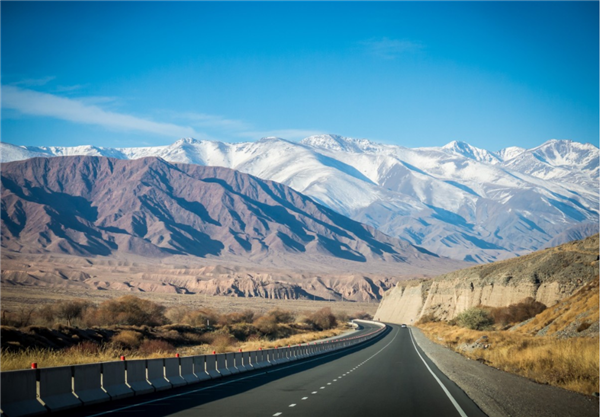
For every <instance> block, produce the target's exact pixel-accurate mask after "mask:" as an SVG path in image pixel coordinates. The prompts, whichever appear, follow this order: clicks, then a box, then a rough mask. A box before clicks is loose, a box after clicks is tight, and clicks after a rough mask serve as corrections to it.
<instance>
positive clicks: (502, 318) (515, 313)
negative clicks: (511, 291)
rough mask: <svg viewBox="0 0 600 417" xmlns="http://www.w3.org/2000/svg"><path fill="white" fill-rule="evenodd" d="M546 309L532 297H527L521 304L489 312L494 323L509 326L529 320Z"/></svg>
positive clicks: (496, 308) (495, 308)
mask: <svg viewBox="0 0 600 417" xmlns="http://www.w3.org/2000/svg"><path fill="white" fill-rule="evenodd" d="M545 309H546V306H545V305H544V304H542V303H540V302H538V301H535V300H534V299H533V298H531V297H527V298H525V299H524V300H522V301H520V302H519V303H516V304H511V305H509V306H506V307H494V308H490V309H489V311H490V314H491V315H492V317H493V319H494V322H496V323H500V324H503V325H507V324H514V323H520V322H523V321H525V320H529V319H530V318H532V317H535V316H537V315H538V314H540V313H541V312H542V311H544V310H545Z"/></svg>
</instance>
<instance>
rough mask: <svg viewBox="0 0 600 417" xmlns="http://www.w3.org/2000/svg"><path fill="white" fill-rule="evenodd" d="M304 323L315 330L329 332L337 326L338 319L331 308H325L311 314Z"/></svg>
mask: <svg viewBox="0 0 600 417" xmlns="http://www.w3.org/2000/svg"><path fill="white" fill-rule="evenodd" d="M304 321H305V322H306V323H308V324H310V325H311V326H312V327H313V328H314V329H315V330H329V329H332V328H334V327H336V326H337V319H336V318H335V316H334V315H333V313H332V312H331V308H329V307H324V308H322V309H320V310H319V311H316V312H314V313H312V314H310V315H309V316H307V317H306V318H305V319H304Z"/></svg>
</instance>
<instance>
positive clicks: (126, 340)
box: [111, 330, 142, 350]
mask: <svg viewBox="0 0 600 417" xmlns="http://www.w3.org/2000/svg"><path fill="white" fill-rule="evenodd" d="M111 343H112V344H113V345H114V346H115V347H117V348H119V349H128V350H135V349H137V348H139V347H140V346H141V344H142V334H141V333H138V332H136V331H133V330H123V331H121V332H120V333H118V334H117V335H115V336H113V338H112V339H111Z"/></svg>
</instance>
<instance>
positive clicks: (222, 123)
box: [175, 112, 252, 131]
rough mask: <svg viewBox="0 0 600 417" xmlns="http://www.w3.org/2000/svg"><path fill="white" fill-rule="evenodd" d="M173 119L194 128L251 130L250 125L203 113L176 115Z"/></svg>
mask: <svg viewBox="0 0 600 417" xmlns="http://www.w3.org/2000/svg"><path fill="white" fill-rule="evenodd" d="M175 117H177V118H178V119H183V120H186V121H188V122H189V123H190V124H192V125H194V126H201V127H210V128H216V129H225V130H234V131H239V130H244V129H251V128H252V127H251V125H250V124H248V123H246V122H243V121H241V120H235V119H227V118H225V117H223V116H217V115H212V114H205V113H194V112H185V113H178V114H177V115H176V116H175Z"/></svg>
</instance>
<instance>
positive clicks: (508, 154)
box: [496, 146, 527, 161]
mask: <svg viewBox="0 0 600 417" xmlns="http://www.w3.org/2000/svg"><path fill="white" fill-rule="evenodd" d="M526 150H527V149H525V148H521V147H519V146H509V147H508V148H504V149H501V150H499V151H498V152H496V155H497V156H498V157H499V158H500V159H501V160H503V161H509V160H511V159H513V158H516V157H517V156H519V155H521V154H522V153H523V152H525V151H526Z"/></svg>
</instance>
